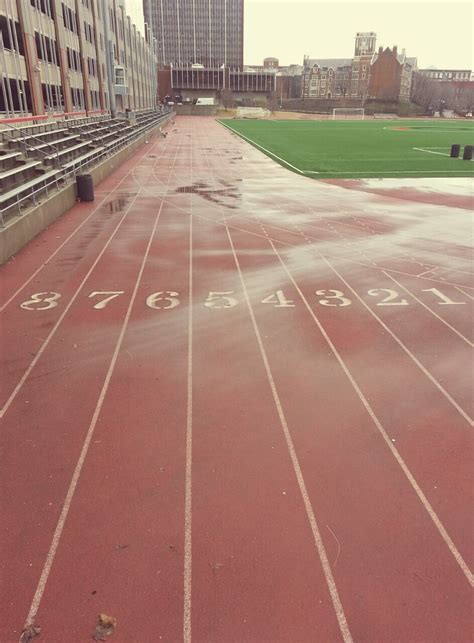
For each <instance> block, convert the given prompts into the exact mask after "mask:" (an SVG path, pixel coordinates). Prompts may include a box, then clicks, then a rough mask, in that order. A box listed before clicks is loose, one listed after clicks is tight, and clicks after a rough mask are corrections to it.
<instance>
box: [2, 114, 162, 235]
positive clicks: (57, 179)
mask: <svg viewBox="0 0 474 643" xmlns="http://www.w3.org/2000/svg"><path fill="white" fill-rule="evenodd" d="M172 113H173V111H172V110H169V111H166V112H161V113H160V115H159V118H158V119H157V120H156V121H153V122H148V123H146V124H145V125H142V126H141V127H137V128H135V129H134V130H133V131H132V132H129V133H128V134H126V135H125V136H123V137H121V138H120V139H119V140H117V141H112V142H111V143H107V144H106V145H105V146H104V147H101V148H100V149H98V150H97V154H91V155H90V156H88V157H87V158H86V159H82V160H81V158H78V159H77V161H78V162H77V164H74V165H73V166H72V167H71V168H70V169H65V168H61V169H59V170H58V171H57V173H56V175H55V176H54V177H53V178H52V179H51V180H50V181H48V182H47V183H44V184H42V185H40V186H39V187H38V188H36V189H34V190H32V191H31V192H27V193H26V194H23V195H21V191H20V190H19V193H18V195H17V197H16V199H15V201H14V203H10V204H9V205H7V206H6V207H4V208H2V209H0V229H1V228H4V227H5V221H6V219H7V216H8V218H9V217H10V216H12V215H13V213H12V212H11V211H12V210H15V209H16V212H17V215H18V216H21V214H22V211H21V208H22V205H23V203H24V202H25V201H28V200H32V201H33V204H34V205H36V204H37V198H38V196H39V194H42V193H46V196H48V190H51V189H52V188H53V187H56V188H57V189H59V187H60V183H62V187H65V186H66V185H67V183H71V182H73V181H74V180H75V178H76V175H77V174H78V173H80V172H82V171H83V170H84V169H85V168H87V167H89V166H90V165H92V164H94V163H97V162H98V161H99V160H101V159H106V158H107V157H109V156H113V155H114V154H116V153H117V152H118V150H119V149H120V148H122V147H125V146H126V145H128V144H129V143H131V142H132V141H133V140H134V139H136V138H138V137H139V136H140V135H141V134H143V133H144V132H145V131H146V130H148V129H150V128H151V127H153V126H156V125H159V123H161V122H162V121H164V120H165V119H166V118H167V117H168V116H170V115H171V114H172ZM0 199H1V196H0ZM7 213H8V215H7Z"/></svg>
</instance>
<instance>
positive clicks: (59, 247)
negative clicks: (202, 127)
mask: <svg viewBox="0 0 474 643" xmlns="http://www.w3.org/2000/svg"><path fill="white" fill-rule="evenodd" d="M154 145H156V143H155V144H154ZM153 147H154V146H153ZM149 151H150V150H148V149H147V150H145V151H144V152H143V155H144V154H148V153H149ZM143 155H142V156H140V158H139V159H138V160H137V162H136V163H135V165H137V164H138V163H139V162H140V161H141V160H142V158H143ZM134 167H135V166H133V167H132V168H131V169H130V170H129V171H128V172H127V174H125V176H124V177H123V178H122V179H120V181H119V182H118V183H117V185H116V186H115V187H114V189H113V190H112V191H111V192H109V193H107V194H106V196H105V197H104V198H103V199H102V201H101V202H100V203H99V205H98V206H97V207H96V208H94V210H93V211H92V212H91V213H90V214H89V216H87V217H86V218H85V219H84V221H83V222H82V223H81V224H80V225H79V226H78V227H77V228H76V229H75V230H74V231H73V232H71V234H70V235H69V236H68V237H67V239H65V240H64V241H63V242H62V244H61V245H60V246H58V248H56V250H55V251H54V252H53V253H52V254H50V255H49V257H48V258H47V259H46V260H45V261H44V262H43V263H42V264H41V266H40V267H39V268H38V269H37V270H35V272H34V273H33V274H32V275H31V276H30V277H28V279H27V280H26V281H24V282H23V284H22V285H21V286H20V287H19V288H18V289H17V290H16V291H15V292H14V293H13V295H11V297H10V298H9V299H7V301H6V302H5V303H4V304H2V306H0V313H1V312H3V311H4V310H5V308H6V307H7V306H8V305H9V304H10V303H11V302H12V301H13V300H14V299H15V297H16V296H17V295H19V294H20V292H21V291H22V290H23V289H24V288H25V287H26V286H27V285H28V284H29V283H30V282H31V281H32V280H33V279H34V278H35V277H36V275H37V274H38V273H39V272H41V270H43V268H44V267H45V266H46V265H48V264H49V262H50V261H51V259H53V257H55V256H56V255H57V253H58V252H59V251H60V250H61V249H62V248H64V246H65V245H66V243H67V242H68V241H70V240H71V239H72V238H73V237H74V235H75V234H76V233H77V232H79V230H80V229H81V228H82V226H84V225H85V224H86V223H87V222H88V221H89V219H90V218H91V217H92V216H94V214H96V212H97V210H98V209H99V208H100V207H101V206H102V205H103V204H104V203H105V201H106V200H107V198H108V197H110V196H111V195H113V194H114V192H115V191H116V190H117V188H118V187H119V186H120V185H121V184H122V183H123V181H125V179H126V178H127V177H128V176H129V174H131V173H132V174H133V169H134Z"/></svg>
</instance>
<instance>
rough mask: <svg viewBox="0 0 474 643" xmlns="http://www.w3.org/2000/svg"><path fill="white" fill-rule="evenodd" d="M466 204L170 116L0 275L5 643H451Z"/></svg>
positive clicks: (468, 574)
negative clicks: (339, 170) (306, 160)
mask: <svg viewBox="0 0 474 643" xmlns="http://www.w3.org/2000/svg"><path fill="white" fill-rule="evenodd" d="M471 196H472V191H471V184H470V181H469V180H467V179H457V180H453V179H450V180H449V181H448V180H446V181H443V180H434V181H433V180H428V179H418V180H404V181H403V182H402V181H396V182H392V183H390V180H388V181H374V180H371V181H360V182H355V181H344V182H341V181H325V182H317V181H314V180H312V179H306V178H302V177H300V176H297V175H296V174H293V173H291V172H289V171H287V170H285V169H283V168H282V167H280V166H279V165H277V164H275V163H274V162H273V161H272V160H270V159H269V158H267V157H266V156H264V155H263V154H261V153H260V152H259V151H257V150H256V149H254V148H252V147H251V146H249V145H248V144H247V143H245V142H244V141H243V140H241V139H239V138H238V137H237V136H235V135H233V134H231V133H230V132H229V131H228V130H226V129H224V128H223V127H222V126H221V125H219V124H218V123H216V122H215V121H214V120H212V119H206V118H192V117H188V118H186V117H182V118H180V119H177V121H176V125H175V126H173V127H171V128H170V129H169V135H168V136H167V138H166V139H161V138H160V139H153V140H151V141H150V143H149V144H148V145H145V146H144V147H143V148H142V149H140V150H139V151H138V152H137V153H136V154H135V155H134V156H133V157H132V158H131V159H130V160H129V161H128V162H127V163H126V164H124V165H123V166H122V167H121V168H119V169H118V170H117V171H116V172H115V173H114V174H113V175H111V176H110V177H109V178H108V179H107V180H106V181H104V182H103V183H102V184H101V185H100V186H98V188H97V190H96V200H95V202H94V203H91V204H78V205H77V206H75V207H74V208H73V209H72V210H71V211H70V212H68V213H67V214H66V215H65V216H64V217H62V218H61V219H60V220H59V221H58V222H57V223H55V224H54V225H52V226H51V227H50V228H49V229H48V230H46V231H45V232H44V233H43V234H41V235H40V236H39V237H37V238H36V239H35V240H34V241H33V242H31V243H30V244H29V245H28V246H27V247H26V248H25V249H24V250H23V251H22V252H21V253H19V254H18V255H17V257H15V258H14V259H12V260H11V261H10V262H9V263H8V264H7V265H6V266H3V267H2V268H1V278H2V290H1V300H0V311H1V315H2V321H1V331H2V340H1V352H2V362H3V366H2V374H1V379H0V382H1V392H0V418H1V419H0V448H1V462H2V466H1V470H0V488H1V490H2V499H1V525H0V529H1V547H0V582H1V595H0V610H1V615H0V641H1V642H2V643H3V642H10V641H18V640H19V637H20V635H21V631H22V629H23V628H24V627H25V625H29V624H31V623H35V624H37V625H38V626H39V627H40V628H41V635H40V637H39V638H38V639H35V640H45V641H51V642H56V641H58V642H59V641H87V640H91V637H92V634H93V633H94V630H95V627H96V623H97V614H99V613H105V614H108V615H110V616H113V617H114V618H115V619H117V623H116V627H115V630H114V631H113V633H112V635H111V637H110V639H108V640H110V641H123V642H132V641H133V642H134V643H135V642H142V641H143V642H145V641H146V642H151V641H153V642H155V641H180V640H185V641H186V642H189V641H191V640H194V641H202V642H206V641H212V642H223V641H253V642H260V641H288V642H290V641H291V642H295V641H297V642H306V641H308V642H313V641H317V642H320V641H321V642H327V641H340V640H345V641H350V640H354V641H468V640H472V638H473V630H472V586H473V576H472V571H471V570H472V565H473V550H472V533H473V529H472V527H473V524H472V490H473V473H472V469H473V467H472V417H473V413H474V411H473V394H472V390H473V386H472V385H473V366H472V364H473V362H472V347H473V333H472V306H473V300H474V284H473V279H472V256H471V250H470V245H471V242H472V236H471V235H472V232H471V230H472V228H471V226H472V210H470V209H469V207H470V206H471V207H472V200H471Z"/></svg>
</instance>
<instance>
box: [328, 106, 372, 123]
mask: <svg viewBox="0 0 474 643" xmlns="http://www.w3.org/2000/svg"><path fill="white" fill-rule="evenodd" d="M364 118H365V112H364V108H363V107H335V108H334V109H333V110H332V120H333V121H335V120H340V119H343V120H344V119H346V120H353V119H355V120H364Z"/></svg>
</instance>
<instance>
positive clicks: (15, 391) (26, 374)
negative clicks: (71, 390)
mask: <svg viewBox="0 0 474 643" xmlns="http://www.w3.org/2000/svg"><path fill="white" fill-rule="evenodd" d="M138 196H139V193H138V192H137V194H136V195H135V196H134V197H133V199H132V201H131V202H130V205H129V207H128V208H127V210H126V211H125V212H124V214H123V216H122V218H121V219H120V221H119V222H118V224H117V225H116V226H115V228H114V230H113V232H112V234H111V235H110V237H109V238H108V240H107V243H106V244H105V245H104V247H103V248H102V250H101V251H100V253H99V254H98V255H97V258H96V259H95V261H94V263H93V264H92V266H91V267H90V268H89V270H88V272H87V274H86V276H85V277H84V279H83V280H82V281H81V283H80V284H79V286H78V287H77V289H76V291H75V292H74V294H73V296H72V297H71V299H70V300H69V303H68V304H67V306H66V308H65V309H64V310H63V312H62V314H61V316H60V317H59V319H58V320H57V322H56V323H55V324H54V326H53V328H52V329H51V331H50V332H49V335H48V336H47V338H46V339H45V341H44V342H43V344H42V345H41V348H40V349H39V351H38V352H37V353H36V355H35V357H34V358H33V360H32V361H31V363H30V365H29V366H28V368H27V369H26V371H25V372H24V373H23V375H22V377H21V379H20V381H19V382H18V384H17V385H16V386H15V388H14V389H13V391H12V393H11V395H10V397H9V398H8V400H7V401H6V402H5V404H4V405H3V407H2V408H1V409H0V418H2V417H3V416H4V415H5V413H6V412H7V411H8V408H9V407H10V405H11V403H12V402H13V400H14V399H15V397H16V396H17V395H18V393H19V392H20V390H21V388H22V386H23V384H24V383H25V382H26V380H27V379H28V377H29V375H30V373H31V371H32V370H33V369H34V367H35V366H36V364H37V362H38V360H39V359H40V357H41V355H42V354H43V353H44V351H45V350H46V348H47V347H48V345H49V342H50V341H51V340H52V339H53V337H54V334H55V333H56V331H57V329H58V328H59V326H60V325H61V323H62V321H63V319H64V318H65V317H66V315H67V313H68V312H69V310H70V308H71V306H72V305H73V303H74V302H75V301H76V299H77V297H78V296H79V294H80V292H81V290H82V288H83V287H84V285H85V283H86V282H87V280H88V279H89V277H90V275H91V274H92V272H93V271H94V269H95V267H96V266H97V264H98V263H99V261H100V259H101V258H102V255H103V254H104V252H105V251H106V250H107V248H108V246H109V244H110V243H112V241H113V239H114V237H115V235H116V233H117V231H118V229H119V228H120V226H121V225H122V223H123V222H124V220H125V219H126V218H127V216H128V214H129V212H130V210H131V208H132V206H133V204H134V203H135V201H136V199H137V197H138Z"/></svg>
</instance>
